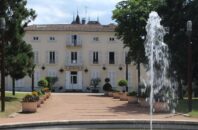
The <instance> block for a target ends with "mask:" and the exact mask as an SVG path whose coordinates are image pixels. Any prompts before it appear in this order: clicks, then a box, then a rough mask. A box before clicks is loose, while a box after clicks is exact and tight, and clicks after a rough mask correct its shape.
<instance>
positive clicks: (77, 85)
mask: <svg viewBox="0 0 198 130" xmlns="http://www.w3.org/2000/svg"><path fill="white" fill-rule="evenodd" d="M65 88H66V89H69V90H81V89H82V72H81V71H67V72H66V87H65Z"/></svg>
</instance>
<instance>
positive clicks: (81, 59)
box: [79, 51, 83, 65]
mask: <svg viewBox="0 0 198 130" xmlns="http://www.w3.org/2000/svg"><path fill="white" fill-rule="evenodd" d="M79 62H80V65H82V64H83V55H82V51H80V52H79Z"/></svg>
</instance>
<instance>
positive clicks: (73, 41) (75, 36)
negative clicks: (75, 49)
mask: <svg viewBox="0 0 198 130" xmlns="http://www.w3.org/2000/svg"><path fill="white" fill-rule="evenodd" d="M72 44H73V45H74V46H76V45H77V35H72Z"/></svg>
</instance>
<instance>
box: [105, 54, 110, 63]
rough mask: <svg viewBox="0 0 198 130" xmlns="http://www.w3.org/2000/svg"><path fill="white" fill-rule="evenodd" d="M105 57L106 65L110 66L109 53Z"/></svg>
mask: <svg viewBox="0 0 198 130" xmlns="http://www.w3.org/2000/svg"><path fill="white" fill-rule="evenodd" d="M105 55H106V56H105V57H106V61H105V63H106V64H109V52H108V51H107V52H106V53H105Z"/></svg>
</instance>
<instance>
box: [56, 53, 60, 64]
mask: <svg viewBox="0 0 198 130" xmlns="http://www.w3.org/2000/svg"><path fill="white" fill-rule="evenodd" d="M58 58H59V56H58V51H55V63H56V64H58Z"/></svg>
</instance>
